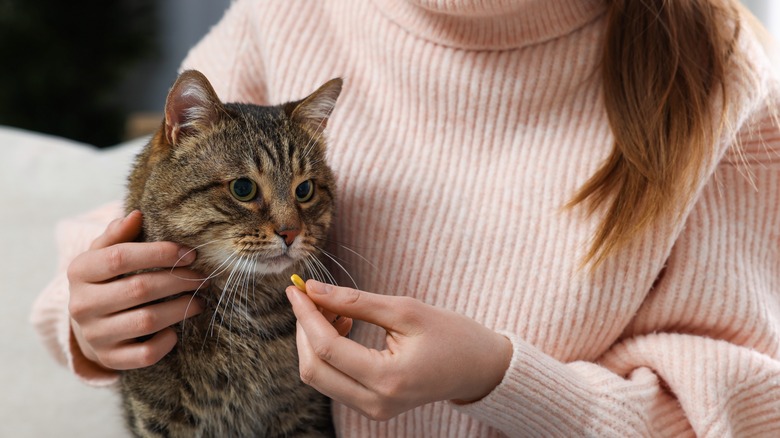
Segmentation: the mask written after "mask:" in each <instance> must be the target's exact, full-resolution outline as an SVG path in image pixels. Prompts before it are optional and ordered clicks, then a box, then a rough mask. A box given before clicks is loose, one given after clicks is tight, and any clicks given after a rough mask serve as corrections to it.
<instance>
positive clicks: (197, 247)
mask: <svg viewBox="0 0 780 438" xmlns="http://www.w3.org/2000/svg"><path fill="white" fill-rule="evenodd" d="M225 240H229V239H227V238H223V239H214V240H212V241H209V242H206V243H203V244H200V245H198V246H196V247H195V248H192V249H190V250H189V251H187V252H186V253H184V254H182V255H181V257H179V259H178V260H176V262H175V263H174V264H173V266H171V271H170V272H171V275H173V276H174V277H176V278H178V279H179V280H190V281H206V280H208V278H205V279H204V278H186V277H181V276H178V275H176V274H174V273H173V271H174V270H175V269H176V268H177V267H178V266H179V263H180V262H181V261H182V259H183V258H184V257H187V255H189V254H190V253H192V252H193V251H197V250H198V249H200V248H203V247H204V246H206V245H211V244H212V243H217V242H221V241H225Z"/></svg>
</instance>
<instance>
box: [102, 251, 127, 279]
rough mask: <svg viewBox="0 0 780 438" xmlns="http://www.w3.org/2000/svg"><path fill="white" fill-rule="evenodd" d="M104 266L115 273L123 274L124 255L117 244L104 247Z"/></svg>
mask: <svg viewBox="0 0 780 438" xmlns="http://www.w3.org/2000/svg"><path fill="white" fill-rule="evenodd" d="M105 259H106V267H107V268H108V270H109V272H112V273H114V274H115V275H120V274H125V273H126V272H125V269H124V267H125V255H124V253H123V252H122V250H121V249H120V248H119V247H117V246H111V247H108V248H106V257H105Z"/></svg>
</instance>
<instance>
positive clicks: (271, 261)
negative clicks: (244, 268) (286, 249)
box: [251, 255, 295, 275]
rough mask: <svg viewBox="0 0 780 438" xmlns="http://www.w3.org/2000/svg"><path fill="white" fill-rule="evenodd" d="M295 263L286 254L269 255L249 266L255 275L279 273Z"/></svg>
mask: <svg viewBox="0 0 780 438" xmlns="http://www.w3.org/2000/svg"><path fill="white" fill-rule="evenodd" d="M294 264H295V260H293V259H292V258H291V257H290V256H288V255H280V256H277V257H271V258H267V259H263V260H258V261H257V263H255V265H254V266H253V267H252V268H251V271H252V272H253V273H254V274H255V275H272V274H281V273H283V272H284V271H286V270H288V269H290V268H291V267H292V266H293V265H294Z"/></svg>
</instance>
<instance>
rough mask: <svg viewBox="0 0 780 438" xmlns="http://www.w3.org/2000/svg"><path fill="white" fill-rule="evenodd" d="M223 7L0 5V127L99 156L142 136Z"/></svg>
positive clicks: (83, 0) (216, 2) (214, 1)
mask: <svg viewBox="0 0 780 438" xmlns="http://www.w3.org/2000/svg"><path fill="white" fill-rule="evenodd" d="M229 3H230V0H111V1H102V0H78V1H70V2H63V1H60V0H0V59H2V60H3V62H2V64H3V66H4V67H3V68H0V125H8V126H15V127H19V128H23V129H27V130H31V131H37V132H42V133H47V134H53V135H57V136H61V137H66V138H69V139H73V140H77V141H80V142H83V143H88V144H92V145H95V146H98V147H104V146H110V145H114V144H117V143H119V142H121V141H123V140H126V139H129V138H135V137H138V136H139V135H143V134H146V133H147V132H148V131H149V130H150V129H151V130H153V129H155V128H156V127H157V126H158V124H159V123H160V120H161V119H160V114H161V111H162V108H163V105H164V104H165V96H166V94H167V92H168V88H169V87H170V85H171V84H172V83H173V81H174V80H175V78H176V72H177V69H178V67H179V64H180V63H181V61H182V59H183V58H184V56H185V55H186V54H187V51H188V50H189V48H190V47H191V46H192V45H194V44H195V43H196V42H197V41H198V40H199V39H200V38H201V37H202V36H203V35H204V34H205V33H206V32H207V31H208V30H209V28H210V27H211V26H212V25H214V24H215V23H216V22H217V21H218V20H219V19H220V18H221V16H222V14H223V13H224V11H225V9H226V8H227V7H228V5H229Z"/></svg>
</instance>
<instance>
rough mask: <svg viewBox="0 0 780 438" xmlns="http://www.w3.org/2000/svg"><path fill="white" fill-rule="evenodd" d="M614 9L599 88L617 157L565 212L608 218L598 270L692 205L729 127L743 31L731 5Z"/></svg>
mask: <svg viewBox="0 0 780 438" xmlns="http://www.w3.org/2000/svg"><path fill="white" fill-rule="evenodd" d="M609 3H610V4H609V12H608V14H609V15H608V28H607V32H606V36H605V38H606V39H605V41H604V51H603V55H602V56H603V57H602V83H603V89H604V95H603V96H604V103H605V106H606V112H607V116H608V119H609V123H610V127H611V128H612V132H613V134H614V139H615V142H614V148H613V150H612V153H611V155H610V156H609V157H608V158H607V160H606V162H605V163H604V164H603V165H602V166H601V168H600V169H598V171H597V172H596V173H595V174H594V175H593V176H592V177H591V178H590V179H589V180H588V181H587V182H586V183H585V184H584V185H583V187H581V188H580V190H579V191H578V192H577V193H576V195H575V196H574V198H573V199H572V200H571V202H570V204H569V206H574V205H577V204H581V203H584V202H585V201H587V203H586V205H587V206H588V208H589V209H590V212H591V214H593V213H595V212H596V211H601V210H603V212H604V216H603V220H602V222H601V224H600V226H599V228H598V230H597V233H596V235H595V236H594V238H593V242H592V245H591V247H590V251H589V253H588V254H587V256H586V260H585V262H594V263H595V265H598V264H599V263H601V262H602V261H603V260H604V259H605V258H606V257H607V256H609V255H610V254H613V253H614V252H615V251H616V250H617V249H619V248H620V247H621V246H623V245H624V244H625V243H627V242H628V241H629V240H630V239H631V238H632V237H634V236H636V235H637V234H638V233H639V232H641V231H642V230H644V229H645V228H646V227H647V226H648V225H650V224H651V223H653V222H654V221H656V220H657V219H659V218H661V217H662V216H664V215H666V214H669V213H670V211H671V210H673V209H674V207H675V206H679V205H681V202H685V201H688V200H690V198H691V197H692V196H693V191H694V186H695V182H696V177H697V175H698V174H699V172H700V171H701V170H702V169H701V168H702V165H703V164H704V163H705V162H707V159H708V157H710V156H711V154H712V152H713V148H714V144H715V138H716V137H717V135H718V132H719V130H720V127H722V123H723V122H724V120H725V114H726V111H727V109H728V108H727V102H726V96H727V90H726V88H727V85H728V84H727V81H726V75H727V70H728V69H729V68H730V66H731V65H732V63H733V62H734V59H733V58H734V56H733V55H734V54H735V52H734V47H735V44H736V39H737V37H738V34H739V31H740V21H739V9H738V7H737V6H735V5H734V4H732V2H731V1H729V0H721V1H715V0H610V1H609ZM718 99H720V101H718ZM672 213H673V212H672Z"/></svg>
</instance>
